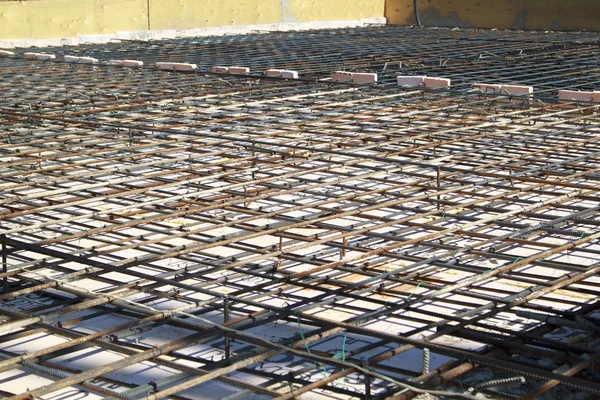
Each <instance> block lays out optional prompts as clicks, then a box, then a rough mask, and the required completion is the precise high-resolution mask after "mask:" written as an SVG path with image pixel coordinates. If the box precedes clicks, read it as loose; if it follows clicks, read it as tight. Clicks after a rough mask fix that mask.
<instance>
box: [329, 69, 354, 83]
mask: <svg viewBox="0 0 600 400" xmlns="http://www.w3.org/2000/svg"><path fill="white" fill-rule="evenodd" d="M331 80H332V81H334V82H352V72H345V71H335V72H332V73H331Z"/></svg>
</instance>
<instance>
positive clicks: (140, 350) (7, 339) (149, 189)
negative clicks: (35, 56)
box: [0, 26, 600, 399]
mask: <svg viewBox="0 0 600 400" xmlns="http://www.w3.org/2000/svg"><path fill="white" fill-rule="evenodd" d="M45 51H48V52H54V53H56V54H76V55H86V56H92V57H97V58H99V59H100V60H104V61H106V60H109V59H114V58H130V59H140V60H143V61H145V63H146V66H145V67H144V68H141V69H127V68H119V67H113V66H107V65H79V64H77V65H72V64H65V63H63V62H61V61H60V58H61V57H58V58H57V61H54V62H39V61H26V60H24V59H23V58H21V57H19V56H14V57H3V58H0V70H1V71H2V73H1V74H2V75H1V77H2V79H1V80H0V90H1V93H2V94H1V97H0V152H1V154H2V159H1V162H0V190H1V196H0V232H1V233H2V236H0V242H1V244H2V263H3V272H2V273H1V274H0V278H2V284H3V291H2V293H1V294H0V301H1V303H0V304H1V306H0V318H1V320H2V324H1V325H0V396H2V397H7V398H11V399H25V398H31V397H42V396H49V397H44V398H55V397H57V396H58V397H60V398H78V397H81V396H83V395H87V396H88V398H100V397H110V398H121V399H136V398H152V399H158V398H166V397H171V398H181V399H184V398H210V399H213V398H227V399H238V398H240V399H241V398H253V399H258V398H278V399H291V398H295V397H300V396H303V395H305V394H306V396H307V397H306V398H314V399H320V398H323V399H325V398H340V399H342V398H352V397H355V398H373V399H375V398H386V397H394V398H397V399H408V398H411V397H414V396H416V395H417V394H418V393H421V392H430V393H434V394H438V395H440V396H445V397H452V396H455V397H462V398H475V395H476V394H478V393H484V394H487V395H490V396H492V397H493V398H523V399H533V398H545V396H555V397H552V398H556V396H565V397H564V398H566V397H567V396H569V397H572V396H575V395H576V396H580V398H594V397H595V396H597V395H598V394H600V384H599V383H598V382H599V381H600V379H599V375H598V372H597V370H596V367H597V359H598V357H597V356H598V352H599V351H600V349H599V344H600V338H599V335H598V333H599V332H600V314H599V313H598V311H597V309H598V301H597V296H598V293H599V291H600V289H599V285H600V280H599V279H598V272H599V271H600V262H599V260H600V246H598V243H597V242H598V241H597V239H598V237H600V231H599V230H598V226H599V225H600V212H599V210H600V197H599V180H600V164H599V163H598V157H599V156H600V143H599V141H600V134H599V133H600V118H599V117H598V114H597V111H598V105H596V104H594V103H579V104H571V103H565V102H562V103H559V102H557V100H556V90H557V89H558V88H571V89H587V90H591V89H594V88H595V87H596V86H597V85H598V80H599V78H600V74H599V72H598V71H599V70H598V68H597V65H598V61H599V60H600V53H599V52H600V45H599V44H598V43H597V40H596V36H595V35H591V34H586V33H523V32H498V31H464V30H462V31H450V30H435V29H410V28H398V27H388V26H386V27H383V26H378V27H369V28H361V29H345V30H331V31H310V32H304V33H264V34H256V35H248V36H227V37H219V38H215V37H212V38H194V39H173V40H165V41H160V42H144V43H142V42H133V43H129V42H128V43H125V42H123V43H109V44H105V45H89V46H88V45H85V46H80V47H77V48H68V47H64V48H57V49H49V50H45ZM157 61H175V62H183V61H185V62H194V63H197V64H198V65H199V66H200V68H199V71H198V72H195V73H173V72H164V71H157V70H155V69H154V68H153V67H152V63H153V62H157ZM217 64H224V65H234V64H237V65H244V66H249V67H251V71H252V72H251V75H249V76H232V75H227V74H213V73H209V72H208V71H209V69H210V66H212V65H217ZM270 67H282V68H288V69H295V70H298V71H299V72H300V75H301V78H303V79H299V80H289V81H288V80H282V79H273V78H265V77H264V76H263V75H262V71H263V70H264V69H267V68H270ZM336 69H346V70H352V69H353V70H357V71H372V72H377V73H378V74H379V76H380V83H378V84H377V85H351V84H343V83H333V82H330V81H327V80H323V78H326V77H327V76H328V75H329V73H330V72H331V71H333V70H336ZM402 74H421V75H430V76H443V77H450V78H452V80H453V83H454V86H453V87H452V88H448V89H441V90H426V89H419V88H414V89H404V88H400V87H398V86H396V85H395V84H394V81H395V76H396V75H402ZM482 81H483V82H490V83H519V84H528V85H533V86H535V87H536V92H535V93H536V94H535V96H534V97H531V98H515V97H510V96H505V95H498V96H489V95H483V94H482V93H480V92H476V91H472V90H471V84H472V83H478V82H482ZM521 377H524V379H525V382H526V383H525V384H522V383H520V382H522V378H521ZM504 378H511V379H508V381H505V380H504ZM512 378H517V379H512ZM490 379H493V381H492V382H489V380H490ZM497 380H498V381H497ZM511 382H513V383H514V382H517V386H516V387H512V388H511V389H505V388H502V387H499V385H501V384H503V383H511ZM548 398H550V397H548Z"/></svg>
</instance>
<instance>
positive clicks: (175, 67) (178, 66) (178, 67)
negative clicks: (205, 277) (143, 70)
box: [156, 62, 198, 71]
mask: <svg viewBox="0 0 600 400" xmlns="http://www.w3.org/2000/svg"><path fill="white" fill-rule="evenodd" d="M156 68H158V69H162V70H171V71H194V70H195V69H196V68H198V66H197V65H196V64H188V63H170V62H157V63H156Z"/></svg>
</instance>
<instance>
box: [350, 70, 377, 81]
mask: <svg viewBox="0 0 600 400" xmlns="http://www.w3.org/2000/svg"><path fill="white" fill-rule="evenodd" d="M352 82H354V83H376V82H377V74H370V73H363V72H355V73H353V74H352Z"/></svg>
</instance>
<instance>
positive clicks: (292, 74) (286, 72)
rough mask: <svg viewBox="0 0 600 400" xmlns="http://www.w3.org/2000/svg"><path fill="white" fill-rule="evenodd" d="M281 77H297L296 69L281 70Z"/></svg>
mask: <svg viewBox="0 0 600 400" xmlns="http://www.w3.org/2000/svg"><path fill="white" fill-rule="evenodd" d="M281 77H282V78H286V79H298V71H289V70H287V69H283V70H281Z"/></svg>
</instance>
